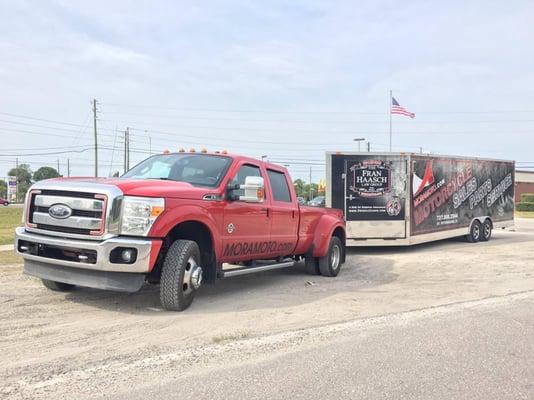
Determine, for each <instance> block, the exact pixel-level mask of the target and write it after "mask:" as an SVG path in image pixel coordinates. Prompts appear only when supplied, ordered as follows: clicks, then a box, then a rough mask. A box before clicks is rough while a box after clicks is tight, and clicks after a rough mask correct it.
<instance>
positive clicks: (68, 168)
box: [67, 158, 70, 178]
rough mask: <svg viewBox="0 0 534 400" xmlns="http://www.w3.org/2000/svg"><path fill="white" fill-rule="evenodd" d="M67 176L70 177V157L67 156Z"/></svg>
mask: <svg viewBox="0 0 534 400" xmlns="http://www.w3.org/2000/svg"><path fill="white" fill-rule="evenodd" d="M67 176H68V177H69V178H70V158H67Z"/></svg>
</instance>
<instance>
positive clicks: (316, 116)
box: [0, 0, 534, 181]
mask: <svg viewBox="0 0 534 400" xmlns="http://www.w3.org/2000/svg"><path fill="white" fill-rule="evenodd" d="M401 5H402V6H400V3H399V2H398V1H314V0H302V1H287V2H283V1H277V0H272V1H262V2H260V1H256V2H252V1H244V0H237V1H205V2H198V1H184V0H182V1H179V2H176V1H169V2H161V1H143V2H141V1H139V2H130V1H112V2H110V1H99V0H96V1H91V2H81V1H78V2H77V1H53V2H51V1H10V0H4V1H2V2H1V3H0V177H3V176H5V175H7V171H8V170H9V169H10V168H12V167H13V166H14V165H15V163H16V160H17V159H18V162H19V163H28V164H30V166H31V168H32V169H33V170H36V169H38V168H39V167H41V166H43V165H51V166H54V167H57V164H58V162H59V167H60V173H62V174H64V175H66V174H67V159H68V160H69V164H70V174H71V175H72V176H74V175H76V176H80V175H92V174H93V173H94V172H93V171H94V167H93V150H92V146H93V116H92V111H91V107H92V100H93V99H96V100H97V110H98V112H97V131H98V141H99V145H100V147H101V150H100V151H99V159H100V162H99V175H100V176H108V175H109V174H112V173H113V172H115V171H121V172H122V170H123V151H122V149H123V146H124V145H123V143H124V142H123V140H124V131H125V130H126V128H129V131H130V148H131V156H130V158H131V166H133V165H134V164H135V163H137V162H139V161H141V160H142V159H143V158H145V157H147V156H148V155H149V154H150V153H158V152H162V151H163V150H165V149H169V150H171V151H176V150H178V149H179V148H181V147H182V148H185V149H189V148H191V147H194V148H196V149H197V150H198V149H201V148H207V149H208V150H223V149H226V150H228V151H230V152H233V153H241V154H246V155H251V156H254V157H261V156H267V158H268V159H269V160H271V161H273V162H277V163H279V164H283V165H287V166H288V168H289V170H290V172H291V173H292V175H293V177H294V178H303V179H305V180H309V176H310V169H311V175H312V180H314V181H318V180H319V179H321V178H322V177H323V176H324V159H325V152H326V151H356V150H358V144H357V143H356V142H354V141H353V139H354V138H365V142H364V143H363V145H362V150H363V149H364V148H365V145H366V142H370V147H371V150H372V151H387V150H388V143H389V90H393V95H394V97H395V98H396V99H397V100H398V101H399V103H400V104H401V105H402V106H404V107H405V108H407V109H408V110H409V111H412V112H414V113H415V114H416V117H415V119H413V120H411V119H409V118H407V117H404V116H393V150H394V151H412V152H419V151H423V152H432V153H439V154H453V155H466V156H476V157H489V158H504V159H512V160H516V161H517V162H518V166H519V167H521V166H522V167H523V168H526V167H528V166H529V165H530V166H533V167H534V102H533V101H532V99H533V97H534V46H533V43H534V28H533V24H532V21H533V20H534V2H532V1H513V0H512V1H507V2H503V1H488V0H486V1H448V2H435V1H432V2H430V1H406V2H403V3H402V4H401ZM50 153H58V154H50ZM529 163H530V164H529Z"/></svg>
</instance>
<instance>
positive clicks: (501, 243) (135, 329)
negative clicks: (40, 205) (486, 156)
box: [0, 219, 534, 399]
mask: <svg viewBox="0 0 534 400" xmlns="http://www.w3.org/2000/svg"><path fill="white" fill-rule="evenodd" d="M533 290H534V220H532V219H531V220H529V219H518V220H517V221H516V228H515V230H514V231H499V232H495V233H494V237H493V238H492V240H491V241H490V242H487V243H476V244H469V243H466V242H464V241H461V240H458V239H455V240H446V241H440V242H436V243H431V244H425V245H420V246H415V247H411V248H370V249H369V248H368V249H364V248H353V249H350V250H349V252H348V257H347V263H346V264H345V265H344V267H343V270H342V272H341V273H340V275H339V276H338V277H337V278H324V277H311V276H309V275H306V274H305V273H304V272H303V270H302V268H295V269H286V270H280V271H270V272H266V273H261V274H253V275H249V276H243V277H236V278H231V279H227V280H224V281H221V282H218V283H217V284H216V285H215V286H205V287H202V288H201V289H200V291H199V293H198V294H197V297H196V299H195V301H194V303H193V305H192V306H191V307H190V308H189V309H188V310H186V311H185V312H182V313H173V312H166V311H163V310H162V309H161V308H160V306H159V299H158V289H157V287H149V286H147V287H145V288H144V289H143V290H142V291H140V292H139V293H134V294H118V293H113V292H103V291H97V290H91V289H77V290H75V291H73V292H71V293H68V294H63V293H55V292H50V291H48V290H46V289H45V288H44V287H43V286H42V285H41V283H40V282H39V281H38V280H37V279H35V278H32V277H28V276H25V275H23V274H22V273H21V265H4V266H0V304H1V308H0V396H1V397H2V398H13V399H15V398H16V399H20V398H49V397H53V398H55V399H60V398H72V397H77V398H84V397H92V396H93V395H95V393H97V394H102V393H110V391H112V390H113V389H116V388H117V387H119V386H120V385H122V387H124V385H128V384H130V385H131V384H134V383H135V382H137V381H139V380H141V381H142V380H147V379H157V376H158V374H163V373H164V371H165V368H166V367H167V366H168V365H170V364H172V363H175V364H176V363H180V362H185V361H184V360H187V363H192V364H197V365H201V364H202V363H204V362H207V361H206V359H207V358H209V357H211V356H214V355H215V354H217V355H218V357H220V358H221V359H222V360H224V354H225V351H227V350H228V349H229V348H231V347H232V346H233V344H234V343H236V342H239V341H241V340H245V339H254V338H258V339H260V338H261V340H264V341H265V340H266V339H265V338H268V337H274V336H276V335H277V334H278V335H280V334H285V333H287V332H295V331H302V330H304V329H306V328H311V327H319V326H325V325H330V324H335V323H341V322H346V321H352V320H355V319H359V318H364V317H370V316H380V315H386V314H395V313H399V312H404V311H408V310H422V309H432V308H435V307H440V306H443V305H450V304H456V303H461V302H466V301H476V300H481V299H487V298H491V297H497V296H503V295H510V294H514V293H515V294H520V293H524V292H529V291H533ZM178 351H181V352H182V353H183V354H185V353H184V352H186V353H187V354H185V355H183V357H182V358H180V357H177V356H176V354H177V352H178ZM258 351H261V349H260V348H258ZM206 357H207V358H206ZM186 366H187V365H186Z"/></svg>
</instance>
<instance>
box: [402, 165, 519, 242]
mask: <svg viewBox="0 0 534 400" xmlns="http://www.w3.org/2000/svg"><path fill="white" fill-rule="evenodd" d="M514 167H515V166H514V163H513V162H509V161H492V160H480V159H468V158H465V159H463V158H449V157H436V156H426V155H425V156H422V155H412V161H411V176H410V178H411V185H410V186H411V196H410V202H411V211H412V212H411V218H410V224H411V226H410V228H411V229H410V232H411V235H421V234H428V233H433V232H439V231H447V230H453V229H457V228H461V227H469V225H470V224H471V221H472V220H473V218H480V217H485V216H488V217H490V218H491V219H492V221H493V222H500V221H508V220H513V213H514V184H513V183H514Z"/></svg>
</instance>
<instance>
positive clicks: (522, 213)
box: [515, 211, 534, 218]
mask: <svg viewBox="0 0 534 400" xmlns="http://www.w3.org/2000/svg"><path fill="white" fill-rule="evenodd" d="M515 216H516V217H517V218H534V211H516V212H515Z"/></svg>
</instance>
